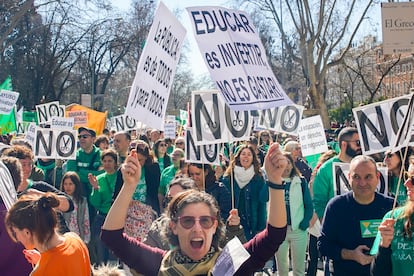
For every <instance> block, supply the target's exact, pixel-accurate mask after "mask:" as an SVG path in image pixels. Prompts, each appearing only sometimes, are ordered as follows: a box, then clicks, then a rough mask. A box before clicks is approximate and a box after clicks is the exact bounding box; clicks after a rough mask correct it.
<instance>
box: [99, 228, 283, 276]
mask: <svg viewBox="0 0 414 276" xmlns="http://www.w3.org/2000/svg"><path fill="white" fill-rule="evenodd" d="M123 231H124V229H119V230H111V231H109V230H102V234H101V239H102V241H103V242H104V243H105V244H106V245H107V246H108V247H109V248H110V249H111V250H112V251H113V252H114V253H115V255H116V256H117V257H118V258H120V259H121V261H123V262H125V263H126V264H127V265H128V266H129V267H130V268H133V269H135V270H136V271H137V272H139V273H141V274H144V275H157V274H158V271H159V269H160V266H161V260H162V258H163V257H164V255H165V253H166V252H167V251H164V250H162V249H159V248H155V247H151V246H148V245H146V244H143V243H142V242H139V241H137V240H135V239H132V238H129V237H127V236H126V235H124V234H123ZM285 236H286V227H283V228H275V227H272V226H271V225H269V224H268V225H267V227H266V229H265V230H263V231H262V232H260V233H258V234H257V235H256V236H255V237H254V238H253V239H251V240H250V241H248V242H247V243H245V244H244V248H246V250H247V251H248V252H249V253H250V258H249V259H247V260H246V262H244V263H243V264H242V265H241V267H240V268H239V269H238V270H237V271H236V273H235V274H234V275H253V273H254V272H255V271H257V270H258V269H261V268H262V267H263V266H264V265H265V263H266V262H267V261H268V260H269V259H270V258H271V257H272V256H273V255H274V254H275V252H276V251H277V249H278V248H279V245H280V244H281V243H282V242H283V241H284V240H285Z"/></svg>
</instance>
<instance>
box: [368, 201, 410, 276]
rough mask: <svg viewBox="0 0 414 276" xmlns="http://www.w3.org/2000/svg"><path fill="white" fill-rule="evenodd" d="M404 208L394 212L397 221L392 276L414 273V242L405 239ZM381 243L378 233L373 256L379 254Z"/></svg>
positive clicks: (389, 213) (387, 216) (389, 216)
mask: <svg viewBox="0 0 414 276" xmlns="http://www.w3.org/2000/svg"><path fill="white" fill-rule="evenodd" d="M391 212H392V211H389V212H388V213H386V214H385V216H384V219H383V220H385V219H387V218H391ZM403 212H404V207H400V208H397V209H395V210H394V214H393V216H392V217H393V218H395V219H396V222H395V224H394V238H393V240H392V242H391V250H392V254H391V263H392V275H391V276H412V275H413V273H414V242H413V240H410V239H408V238H404V219H403V218H402V215H403ZM380 241H381V233H380V232H379V231H378V233H377V237H376V238H375V241H374V244H373V246H372V249H371V255H376V254H377V253H378V249H379V244H380Z"/></svg>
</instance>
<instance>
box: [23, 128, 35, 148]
mask: <svg viewBox="0 0 414 276" xmlns="http://www.w3.org/2000/svg"><path fill="white" fill-rule="evenodd" d="M36 129H37V126H36V124H35V123H33V122H32V123H29V126H28V127H27V130H26V135H25V136H24V139H25V140H26V141H27V142H29V144H30V145H31V146H32V148H34V145H35V140H36Z"/></svg>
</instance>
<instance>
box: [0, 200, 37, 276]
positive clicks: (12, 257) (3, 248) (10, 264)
mask: <svg viewBox="0 0 414 276" xmlns="http://www.w3.org/2000/svg"><path fill="white" fill-rule="evenodd" d="M6 213H7V210H6V206H5V205H4V203H3V202H2V201H1V199H0V274H1V275H4V276H27V275H29V274H30V272H31V271H32V266H31V265H30V264H29V262H28V261H26V259H25V257H24V255H23V252H22V251H23V249H24V247H23V246H22V244H20V243H15V242H14V241H12V240H11V239H10V237H9V234H8V233H7V230H6V225H5V224H4V218H5V216H6Z"/></svg>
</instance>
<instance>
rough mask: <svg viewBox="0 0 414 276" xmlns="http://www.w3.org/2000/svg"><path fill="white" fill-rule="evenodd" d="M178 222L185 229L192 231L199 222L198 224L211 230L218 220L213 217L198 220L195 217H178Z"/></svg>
mask: <svg viewBox="0 0 414 276" xmlns="http://www.w3.org/2000/svg"><path fill="white" fill-rule="evenodd" d="M178 221H179V222H180V225H181V226H182V227H183V228H184V229H191V228H192V227H193V226H194V224H195V223H196V221H198V223H199V224H200V225H201V227H203V228H204V229H210V228H211V227H213V225H214V222H215V221H216V218H215V217H212V216H200V217H198V218H196V217H193V216H182V217H178Z"/></svg>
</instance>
